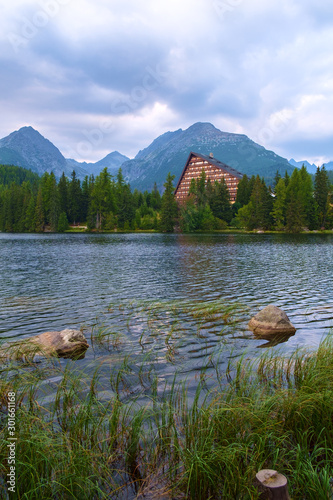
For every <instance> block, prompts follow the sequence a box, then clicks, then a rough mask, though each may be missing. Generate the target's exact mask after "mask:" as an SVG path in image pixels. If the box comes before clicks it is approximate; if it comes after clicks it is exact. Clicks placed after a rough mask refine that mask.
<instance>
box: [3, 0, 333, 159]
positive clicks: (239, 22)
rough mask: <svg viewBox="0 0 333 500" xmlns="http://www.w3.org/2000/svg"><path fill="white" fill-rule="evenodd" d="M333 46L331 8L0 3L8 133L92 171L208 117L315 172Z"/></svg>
mask: <svg viewBox="0 0 333 500" xmlns="http://www.w3.org/2000/svg"><path fill="white" fill-rule="evenodd" d="M332 47H333V3H332V1H331V0H320V2H318V1H315V0H269V1H267V0H122V1H120V0H118V1H116V0H39V1H36V2H35V1H30V0H11V1H10V2H5V1H4V0H1V5H0V68H1V76H0V114H1V120H0V137H5V136H7V135H8V134H9V133H11V132H13V131H14V130H18V129H19V128H20V127H22V126H27V125H31V126H32V127H34V128H35V129H37V130H38V131H39V132H40V133H41V134H42V135H43V136H44V137H46V138H48V139H49V140H50V141H52V142H53V143H54V144H55V145H56V146H57V147H58V148H59V149H60V151H61V152H62V153H63V154H64V156H65V157H66V158H74V159H76V160H78V161H84V160H86V161H98V160H100V159H101V158H103V157H105V156H106V155H107V154H108V153H110V152H111V151H114V150H117V151H119V152H120V153H122V154H124V155H127V156H129V157H130V158H132V157H134V156H135V155H136V154H137V153H138V151H139V150H141V149H144V148H145V147H147V146H148V145H149V144H150V143H151V142H152V141H153V140H154V139H155V138H156V137H157V136H159V135H161V134H163V133H164V132H167V131H169V130H178V129H179V128H182V129H186V128H188V127H189V126H191V125H192V124H193V123H195V122H199V121H200V122H210V123H212V124H213V125H214V126H215V127H217V128H219V129H220V130H222V131H225V132H233V133H242V134H246V135H247V136H248V137H250V139H252V140H254V141H255V142H257V143H259V144H261V145H262V146H264V147H265V148H266V149H270V150H273V151H275V152H276V153H277V154H279V155H281V156H283V157H284V158H287V159H288V160H289V159H291V158H294V159H295V160H297V161H300V160H308V161H310V162H311V163H315V164H316V165H321V164H322V163H324V162H327V161H329V160H333V141H332V137H333V50H332ZM221 160H222V161H223V159H221Z"/></svg>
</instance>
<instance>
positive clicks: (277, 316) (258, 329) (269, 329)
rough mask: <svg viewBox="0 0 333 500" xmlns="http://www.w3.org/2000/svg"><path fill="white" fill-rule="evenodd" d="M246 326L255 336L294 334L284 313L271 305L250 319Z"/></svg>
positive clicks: (292, 327)
mask: <svg viewBox="0 0 333 500" xmlns="http://www.w3.org/2000/svg"><path fill="white" fill-rule="evenodd" d="M248 326H249V328H250V330H252V331H253V333H254V334H256V335H276V334H283V335H287V334H293V333H295V332H296V328H295V327H294V325H292V323H291V322H290V320H289V318H288V316H287V315H286V313H285V312H284V311H282V309H279V308H278V307H276V306H274V305H272V304H271V305H269V306H267V307H265V308H264V309H262V310H261V311H260V312H259V313H258V314H256V315H255V316H254V317H253V318H251V320H250V321H249V325H248Z"/></svg>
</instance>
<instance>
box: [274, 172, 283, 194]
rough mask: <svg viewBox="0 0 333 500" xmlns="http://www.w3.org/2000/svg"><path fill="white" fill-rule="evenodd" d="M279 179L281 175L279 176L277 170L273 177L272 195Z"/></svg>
mask: <svg viewBox="0 0 333 500" xmlns="http://www.w3.org/2000/svg"><path fill="white" fill-rule="evenodd" d="M280 179H281V175H280V172H279V171H278V170H277V171H276V174H275V177H274V183H273V187H274V193H275V189H276V186H277V185H278V182H279V180H280Z"/></svg>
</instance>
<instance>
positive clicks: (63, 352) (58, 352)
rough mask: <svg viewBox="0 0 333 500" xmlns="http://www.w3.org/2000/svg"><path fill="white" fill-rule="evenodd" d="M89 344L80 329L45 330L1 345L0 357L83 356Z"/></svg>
mask: <svg viewBox="0 0 333 500" xmlns="http://www.w3.org/2000/svg"><path fill="white" fill-rule="evenodd" d="M88 347H89V344H88V342H87V341H86V338H85V336H84V335H83V333H82V332H81V331H80V330H72V329H66V330H62V331H60V332H45V333H41V334H40V335H36V336H35V337H29V338H27V339H24V340H22V341H18V342H12V343H8V344H5V345H3V346H2V349H1V351H0V358H5V359H27V358H29V359H31V358H32V359H33V358H34V356H35V355H36V354H37V355H41V354H42V355H46V356H57V357H60V358H74V357H75V358H83V357H84V354H85V352H86V350H87V349H88Z"/></svg>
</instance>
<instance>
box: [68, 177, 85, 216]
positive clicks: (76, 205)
mask: <svg viewBox="0 0 333 500" xmlns="http://www.w3.org/2000/svg"><path fill="white" fill-rule="evenodd" d="M81 196H82V192H81V183H80V179H77V177H76V172H75V170H73V172H72V175H71V181H70V183H69V186H68V216H69V217H68V218H69V222H73V223H75V222H78V221H79V219H80V215H81Z"/></svg>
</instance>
